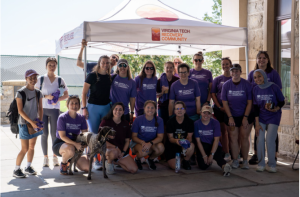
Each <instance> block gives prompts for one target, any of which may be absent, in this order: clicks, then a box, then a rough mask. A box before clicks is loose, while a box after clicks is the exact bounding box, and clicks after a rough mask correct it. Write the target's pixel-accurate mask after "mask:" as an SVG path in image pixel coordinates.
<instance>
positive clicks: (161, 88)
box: [156, 61, 179, 125]
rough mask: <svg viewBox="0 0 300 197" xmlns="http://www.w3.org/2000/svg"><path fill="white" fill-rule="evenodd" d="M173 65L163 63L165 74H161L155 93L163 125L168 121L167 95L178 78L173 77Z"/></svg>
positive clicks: (169, 62) (171, 63)
mask: <svg viewBox="0 0 300 197" xmlns="http://www.w3.org/2000/svg"><path fill="white" fill-rule="evenodd" d="M174 69H175V67H174V64H173V62H171V61H168V62H166V63H165V73H163V74H162V75H161V77H160V79H159V80H158V81H157V87H156V92H160V93H158V94H157V97H159V100H158V116H159V117H161V118H162V119H163V120H164V124H165V125H166V124H167V121H168V120H169V108H168V107H169V94H170V89H171V85H172V84H173V83H174V82H175V81H177V80H178V79H179V78H178V77H176V76H174V75H173V73H174Z"/></svg>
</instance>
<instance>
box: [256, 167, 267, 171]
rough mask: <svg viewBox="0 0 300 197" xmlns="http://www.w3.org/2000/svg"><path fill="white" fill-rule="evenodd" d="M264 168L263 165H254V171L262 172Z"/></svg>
mask: <svg viewBox="0 0 300 197" xmlns="http://www.w3.org/2000/svg"><path fill="white" fill-rule="evenodd" d="M264 170H265V167H264V166H257V167H256V172H263V171H264Z"/></svg>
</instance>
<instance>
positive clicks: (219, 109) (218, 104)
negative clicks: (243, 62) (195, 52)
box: [211, 57, 232, 160]
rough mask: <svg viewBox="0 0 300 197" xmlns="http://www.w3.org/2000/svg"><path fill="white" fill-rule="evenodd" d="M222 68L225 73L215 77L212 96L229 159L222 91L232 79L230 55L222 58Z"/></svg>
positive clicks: (226, 156) (226, 155)
mask: <svg viewBox="0 0 300 197" xmlns="http://www.w3.org/2000/svg"><path fill="white" fill-rule="evenodd" d="M221 65H222V69H223V75H220V76H218V77H216V78H214V80H213V83H212V88H211V97H212V99H213V101H214V106H213V110H214V116H215V117H216V119H217V120H218V121H219V122H220V126H221V133H222V135H221V136H220V141H221V144H222V148H223V152H224V153H225V158H224V159H225V160H228V159H229V157H230V154H229V142H228V131H227V126H226V124H225V123H224V116H225V109H224V107H223V103H222V100H221V92H222V87H223V84H224V83H225V82H226V81H228V80H229V79H231V75H230V68H231V67H232V62H231V60H230V58H229V57H224V58H222V62H221Z"/></svg>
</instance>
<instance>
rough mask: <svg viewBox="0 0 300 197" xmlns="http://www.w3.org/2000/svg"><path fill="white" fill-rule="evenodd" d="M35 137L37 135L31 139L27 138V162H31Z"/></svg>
mask: <svg viewBox="0 0 300 197" xmlns="http://www.w3.org/2000/svg"><path fill="white" fill-rule="evenodd" d="M36 139H37V137H35V138H32V139H30V140H29V150H28V152H27V161H28V162H32V160H33V155H34V146H35V143H36Z"/></svg>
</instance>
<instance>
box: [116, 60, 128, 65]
mask: <svg viewBox="0 0 300 197" xmlns="http://www.w3.org/2000/svg"><path fill="white" fill-rule="evenodd" d="M119 64H126V65H127V66H129V65H128V62H127V60H125V59H119V61H118V64H117V66H119Z"/></svg>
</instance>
